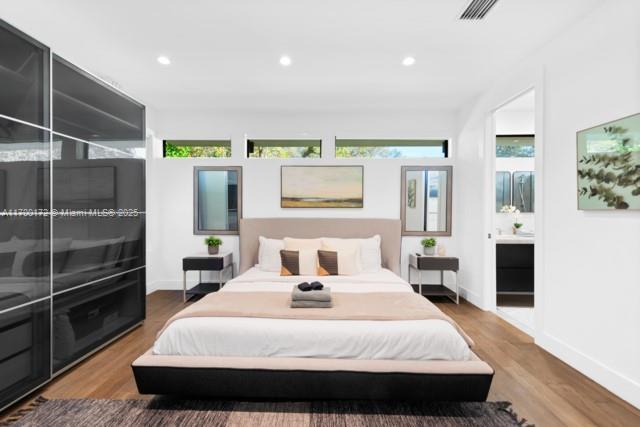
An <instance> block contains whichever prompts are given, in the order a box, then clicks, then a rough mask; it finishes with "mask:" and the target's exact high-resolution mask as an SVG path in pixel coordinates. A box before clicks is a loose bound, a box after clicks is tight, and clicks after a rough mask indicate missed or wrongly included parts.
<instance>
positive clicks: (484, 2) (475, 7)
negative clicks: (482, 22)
mask: <svg viewBox="0 0 640 427" xmlns="http://www.w3.org/2000/svg"><path fill="white" fill-rule="evenodd" d="M497 2H498V0H471V3H469V6H467V8H466V9H465V10H464V12H462V15H460V19H482V18H484V17H485V15H486V14H487V13H488V12H489V11H490V10H491V8H492V7H493V5H495V4H496V3H497Z"/></svg>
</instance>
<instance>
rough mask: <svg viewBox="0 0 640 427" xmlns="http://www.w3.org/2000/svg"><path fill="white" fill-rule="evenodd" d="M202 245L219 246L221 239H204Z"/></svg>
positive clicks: (214, 237) (213, 237)
mask: <svg viewBox="0 0 640 427" xmlns="http://www.w3.org/2000/svg"><path fill="white" fill-rule="evenodd" d="M204 244H205V245H207V246H220V245H221V244H222V239H221V238H219V237H216V236H209V237H205V239H204Z"/></svg>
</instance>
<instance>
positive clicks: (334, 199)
mask: <svg viewBox="0 0 640 427" xmlns="http://www.w3.org/2000/svg"><path fill="white" fill-rule="evenodd" d="M363 175H364V171H363V167H362V166H282V167H281V169H280V207H282V208H361V207H362V206H363V201H362V199H363Z"/></svg>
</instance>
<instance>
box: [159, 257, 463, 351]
mask: <svg viewBox="0 0 640 427" xmlns="http://www.w3.org/2000/svg"><path fill="white" fill-rule="evenodd" d="M313 280H320V281H321V282H322V283H324V284H326V285H328V286H331V291H332V292H349V293H359V292H413V290H412V289H411V286H410V285H409V284H408V283H407V282H405V281H404V280H402V279H401V278H399V277H398V276H396V275H395V274H393V273H392V272H391V271H389V270H386V269H383V270H381V271H379V272H377V273H363V274H359V275H357V276H323V277H317V276H280V275H279V274H278V273H274V272H267V271H262V270H259V269H257V268H252V269H250V270H248V271H247V272H245V273H244V274H242V275H240V276H238V277H237V278H235V279H233V280H231V281H229V282H228V283H227V284H226V285H225V286H224V287H223V288H222V290H221V291H220V292H255V291H260V292H286V293H290V292H291V288H292V287H293V285H294V284H297V283H300V282H302V281H313ZM301 310H302V309H301ZM153 352H154V354H162V355H185V356H242V357H316V358H345V359H387V360H469V359H470V355H471V350H470V349H469V347H468V345H467V343H466V342H465V341H464V339H463V338H462V337H461V336H460V334H458V332H456V330H455V329H454V327H453V326H452V325H450V324H449V323H448V322H445V321H443V320H402V321H361V320H358V321H355V320H297V319H263V318H245V317H233V318H231V317H194V318H185V319H179V320H176V321H174V322H173V323H172V324H171V325H169V327H168V328H167V329H166V330H165V331H164V332H163V333H162V335H161V336H160V337H158V339H157V340H156V342H155V344H154V347H153Z"/></svg>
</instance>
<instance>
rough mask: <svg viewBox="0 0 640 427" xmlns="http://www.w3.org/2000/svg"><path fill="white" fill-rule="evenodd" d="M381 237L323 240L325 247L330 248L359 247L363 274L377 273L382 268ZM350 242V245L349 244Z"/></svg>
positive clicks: (327, 238)
mask: <svg viewBox="0 0 640 427" xmlns="http://www.w3.org/2000/svg"><path fill="white" fill-rule="evenodd" d="M381 240H382V239H381V238H380V235H378V234H376V235H375V236H373V237H369V238H367V239H338V238H330V237H325V238H323V239H322V241H323V247H326V248H327V250H336V249H329V248H332V247H334V248H339V247H341V246H342V247H345V246H344V245H347V246H346V248H352V247H353V246H354V245H357V246H358V248H359V251H358V252H359V258H360V271H361V272H362V273H377V272H378V271H380V269H381V268H382V253H381V251H380V242H381ZM347 242H348V243H347Z"/></svg>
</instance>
